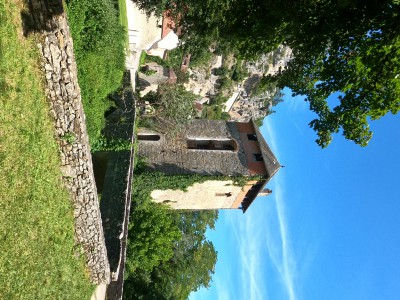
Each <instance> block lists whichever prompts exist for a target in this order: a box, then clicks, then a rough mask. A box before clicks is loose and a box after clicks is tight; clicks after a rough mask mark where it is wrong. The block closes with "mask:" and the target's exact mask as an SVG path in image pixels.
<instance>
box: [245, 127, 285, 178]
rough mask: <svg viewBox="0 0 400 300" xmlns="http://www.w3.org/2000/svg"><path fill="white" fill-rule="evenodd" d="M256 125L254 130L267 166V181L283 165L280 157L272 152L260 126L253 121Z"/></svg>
mask: <svg viewBox="0 0 400 300" xmlns="http://www.w3.org/2000/svg"><path fill="white" fill-rule="evenodd" d="M251 122H252V123H253V126H254V130H255V132H256V135H257V140H258V144H259V145H260V149H261V154H262V157H263V160H264V164H265V168H266V170H267V176H266V177H267V182H268V181H269V180H270V179H271V178H272V176H274V175H275V173H276V172H278V170H279V169H280V168H281V165H280V164H279V162H278V159H277V158H276V157H275V155H274V153H273V152H272V150H271V148H270V147H269V146H268V144H267V142H266V141H265V139H264V137H263V136H262V134H261V132H260V130H259V129H258V126H257V125H256V124H255V123H254V121H253V120H252V121H251Z"/></svg>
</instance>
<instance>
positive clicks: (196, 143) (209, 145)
mask: <svg viewBox="0 0 400 300" xmlns="http://www.w3.org/2000/svg"><path fill="white" fill-rule="evenodd" d="M187 148H188V149H192V150H216V151H218V150H219V151H237V150H238V145H237V143H236V141H235V140H194V139H188V140H187Z"/></svg>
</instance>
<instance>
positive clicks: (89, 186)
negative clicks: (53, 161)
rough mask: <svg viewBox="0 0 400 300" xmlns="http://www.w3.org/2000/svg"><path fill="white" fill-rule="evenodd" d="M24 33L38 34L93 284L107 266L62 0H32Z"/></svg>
mask: <svg viewBox="0 0 400 300" xmlns="http://www.w3.org/2000/svg"><path fill="white" fill-rule="evenodd" d="M29 4H30V12H29V14H27V13H25V19H26V22H27V24H25V27H26V30H25V31H26V33H29V31H32V30H34V31H37V32H39V33H40V34H41V36H42V38H41V41H42V42H41V43H40V45H39V47H40V50H41V53H42V55H43V68H44V73H45V78H46V94H47V97H48V99H49V101H50V106H51V108H50V113H51V115H52V116H53V117H54V119H55V136H56V139H57V140H58V144H59V146H60V148H59V149H60V158H61V165H62V167H61V169H62V175H63V181H64V183H65V185H66V187H67V189H68V191H69V192H70V194H71V198H72V200H73V207H74V218H75V238H76V242H77V244H79V245H81V247H82V249H83V252H84V254H85V256H86V262H87V265H88V268H89V271H90V279H91V281H92V282H93V283H96V284H98V283H108V282H109V281H110V267H109V263H108V259H107V251H106V246H105V241H104V235H103V227H102V221H101V215H100V209H99V201H98V197H97V190H96V185H95V180H94V175H93V166H92V158H91V154H90V148H89V142H88V136H87V132H86V125H85V115H84V113H83V108H82V102H81V94H80V88H79V85H78V80H77V69H76V62H75V58H74V54H73V43H72V38H71V35H70V30H69V28H68V23H67V19H66V15H65V12H64V11H63V6H62V1H61V0H47V1H46V0H42V1H40V0H31V1H29Z"/></svg>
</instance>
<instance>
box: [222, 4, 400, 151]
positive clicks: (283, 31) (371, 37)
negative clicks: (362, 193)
mask: <svg viewBox="0 0 400 300" xmlns="http://www.w3.org/2000/svg"><path fill="white" fill-rule="evenodd" d="M274 2H276V1H250V0H249V1H238V3H239V5H237V6H232V9H233V10H234V12H235V13H236V14H237V18H235V19H232V21H231V22H230V23H228V24H225V29H226V31H222V32H225V33H231V34H234V35H235V37H236V40H237V41H238V42H239V44H240V47H242V53H243V54H244V55H247V56H250V57H251V56H252V55H254V54H255V53H259V51H260V50H261V51H267V50H269V49H270V48H269V47H271V45H272V46H274V45H277V44H278V43H283V44H285V45H287V46H289V47H290V48H292V50H293V54H294V58H293V60H292V61H291V62H290V63H289V65H288V66H287V68H286V69H285V70H282V72H281V73H280V74H278V76H275V77H274V78H273V79H274V80H277V81H278V83H279V86H280V87H284V86H288V87H289V88H291V89H292V91H293V93H294V94H295V95H305V96H306V100H307V101H309V103H310V109H311V110H312V111H314V112H315V113H316V114H317V118H316V119H315V120H313V121H311V123H310V127H312V128H313V129H314V130H315V131H316V132H317V134H318V139H317V140H316V142H317V143H318V145H320V146H321V147H326V146H328V145H329V143H330V142H331V140H332V134H333V133H337V132H339V131H342V133H343V135H344V136H345V137H346V138H347V139H349V140H353V141H354V142H355V143H357V144H359V145H361V146H366V145H367V144H368V142H369V140H370V139H371V137H372V132H371V131H370V129H369V124H368V120H369V119H372V120H376V119H379V118H380V117H382V116H384V115H385V114H387V113H388V112H391V113H393V114H396V113H397V112H398V111H399V108H400V78H399V76H400V75H399V73H400V60H399V59H398V56H399V53H400V40H399V32H400V31H399V30H400V14H399V13H398V12H399V8H400V4H399V2H398V1H388V0H387V1H356V0H348V1H332V0H323V1H307V2H303V1H301V2H300V1H290V0H287V1H280V2H279V3H278V2H276V3H274ZM245 6H246V7H247V10H244V7H245ZM244 11H246V13H245V12H244ZM249 11H251V12H252V13H251V14H249V13H248V12H249ZM240 25H244V26H242V27H243V28H242V29H241V28H240ZM266 28H268V30H265V29H266ZM234 29H236V31H235V30H234ZM244 30H246V31H247V32H248V34H247V35H244ZM221 34H223V33H221ZM231 38H232V37H231ZM331 95H337V96H338V99H339V102H340V103H339V104H338V105H336V106H335V107H332V105H330V103H328V100H327V99H328V97H329V96H331Z"/></svg>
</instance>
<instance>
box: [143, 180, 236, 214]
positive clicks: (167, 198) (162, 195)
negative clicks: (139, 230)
mask: <svg viewBox="0 0 400 300" xmlns="http://www.w3.org/2000/svg"><path fill="white" fill-rule="evenodd" d="M241 192H242V187H240V186H237V185H235V184H234V182H233V181H232V180H208V181H205V182H201V183H195V184H193V185H192V186H190V187H188V189H187V191H181V190H171V189H169V190H154V191H152V192H151V198H152V199H153V201H154V202H157V203H161V204H165V205H168V206H169V207H171V208H172V209H190V210H203V209H230V208H237V207H233V204H234V203H235V201H236V199H237V198H238V197H239V195H240V194H241ZM240 202H241V201H240ZM240 202H239V203H240Z"/></svg>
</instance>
